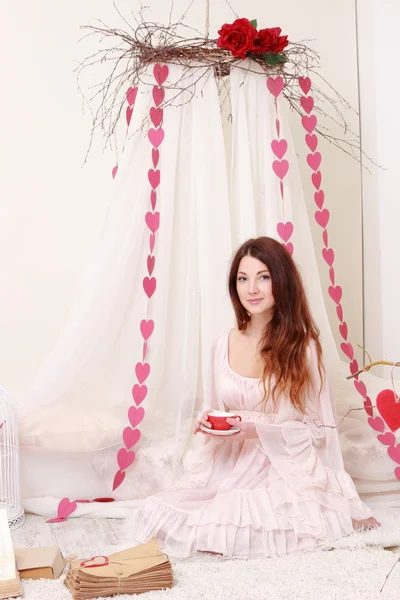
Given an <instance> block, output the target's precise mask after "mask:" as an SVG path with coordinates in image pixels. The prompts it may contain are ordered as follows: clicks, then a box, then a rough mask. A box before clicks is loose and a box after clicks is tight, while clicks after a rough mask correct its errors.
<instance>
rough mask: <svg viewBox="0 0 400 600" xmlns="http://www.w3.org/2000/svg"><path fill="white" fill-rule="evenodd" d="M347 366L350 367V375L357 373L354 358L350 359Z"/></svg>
mask: <svg viewBox="0 0 400 600" xmlns="http://www.w3.org/2000/svg"><path fill="white" fill-rule="evenodd" d="M349 367H350V373H351V374H352V375H354V373H357V371H358V362H357V361H356V359H354V360H352V361H351V363H350V365H349Z"/></svg>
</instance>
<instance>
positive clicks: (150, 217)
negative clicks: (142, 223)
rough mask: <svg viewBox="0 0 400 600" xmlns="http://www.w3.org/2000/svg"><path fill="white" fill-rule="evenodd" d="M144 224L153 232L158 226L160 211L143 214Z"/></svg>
mask: <svg viewBox="0 0 400 600" xmlns="http://www.w3.org/2000/svg"><path fill="white" fill-rule="evenodd" d="M145 220H146V225H147V227H148V228H149V229H150V231H151V232H152V233H155V232H156V231H157V230H158V228H159V227H160V213H159V212H155V213H152V212H147V213H146V216H145Z"/></svg>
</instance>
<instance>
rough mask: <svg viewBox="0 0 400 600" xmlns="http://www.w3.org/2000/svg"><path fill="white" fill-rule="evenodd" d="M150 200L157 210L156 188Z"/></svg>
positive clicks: (152, 206) (153, 207)
mask: <svg viewBox="0 0 400 600" xmlns="http://www.w3.org/2000/svg"><path fill="white" fill-rule="evenodd" d="M156 152H158V150H156ZM150 202H151V208H152V209H153V210H155V208H156V204H157V192H156V191H155V190H151V194H150ZM152 252H153V251H152Z"/></svg>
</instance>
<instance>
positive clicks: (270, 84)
mask: <svg viewBox="0 0 400 600" xmlns="http://www.w3.org/2000/svg"><path fill="white" fill-rule="evenodd" d="M266 83H267V88H268V91H269V92H270V94H271V95H272V96H273V98H274V107H275V133H276V137H275V138H274V139H273V140H272V142H271V150H272V153H273V155H274V157H273V160H272V170H273V171H274V173H275V175H276V176H277V178H278V180H279V191H280V195H281V200H282V221H281V222H279V223H278V224H277V227H276V230H277V233H278V236H279V237H280V239H281V240H282V244H283V246H284V247H285V248H286V249H287V251H288V252H289V254H291V255H293V251H294V247H293V243H292V242H290V241H289V240H290V238H291V237H292V235H293V223H292V222H291V221H286V216H285V187H284V181H285V178H286V175H287V173H288V171H289V162H288V161H287V159H286V158H285V155H286V152H287V149H288V143H287V141H286V140H285V139H283V138H282V137H281V122H280V119H279V112H278V97H279V96H280V94H281V92H282V90H283V88H284V80H283V78H282V77H281V76H278V77H275V78H274V77H268V78H267V82H266Z"/></svg>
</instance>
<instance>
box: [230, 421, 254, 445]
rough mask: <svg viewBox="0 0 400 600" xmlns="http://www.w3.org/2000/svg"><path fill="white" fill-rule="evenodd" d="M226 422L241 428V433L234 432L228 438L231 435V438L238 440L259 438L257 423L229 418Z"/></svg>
mask: <svg viewBox="0 0 400 600" xmlns="http://www.w3.org/2000/svg"><path fill="white" fill-rule="evenodd" d="M226 422H227V423H229V425H232V426H233V427H235V428H236V429H240V432H239V433H234V434H233V435H232V436H227V438H228V437H229V438H230V439H231V440H232V439H234V440H237V441H244V440H254V439H256V438H258V433H257V428H256V426H255V423H243V421H239V419H227V420H226Z"/></svg>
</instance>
